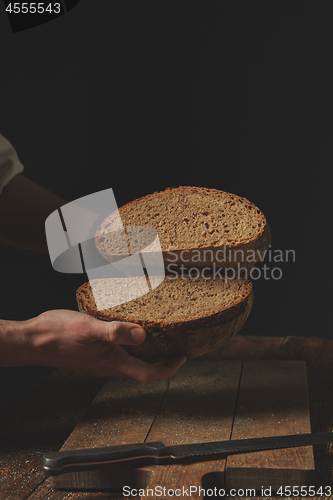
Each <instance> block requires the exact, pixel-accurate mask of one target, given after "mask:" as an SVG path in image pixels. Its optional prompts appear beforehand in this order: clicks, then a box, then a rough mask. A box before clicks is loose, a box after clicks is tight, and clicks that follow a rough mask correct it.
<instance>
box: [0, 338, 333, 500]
mask: <svg viewBox="0 0 333 500" xmlns="http://www.w3.org/2000/svg"><path fill="white" fill-rule="evenodd" d="M202 359H206V360H207V359H217V360H220V359H222V360H238V361H245V360H246V361H248V360H300V361H305V362H306V370H307V376H308V390H309V401H310V415H311V425H312V432H323V431H331V430H332V421H333V412H332V410H333V369H332V360H333V340H330V339H326V338H305V337H286V338H283V337H279V338H278V337H254V336H251V337H250V336H236V337H234V338H233V339H230V340H229V341H228V342H227V343H226V344H225V346H223V348H221V349H219V350H218V351H215V352H214V353H211V354H210V355H207V356H204V357H203V358H202ZM104 383H105V379H100V378H95V377H90V376H88V375H84V374H79V373H72V372H65V371H63V370H57V371H55V372H54V373H53V374H52V375H50V376H49V377H48V378H47V379H46V380H45V381H43V383H41V384H40V386H38V387H35V388H33V390H32V391H31V393H30V394H26V395H25V396H24V397H22V398H20V400H19V401H16V402H15V403H12V404H11V405H10V406H9V407H8V408H6V409H5V411H3V412H2V415H1V416H0V421H1V427H0V443H1V444H0V464H1V474H0V498H1V500H23V499H24V500H37V499H38V500H42V499H43V500H58V499H62V500H69V499H74V500H78V499H89V500H93V499H100V500H105V499H109V498H112V497H111V495H110V494H108V493H93V492H88V493H83V492H76V493H72V492H63V491H56V490H54V489H53V488H51V486H50V481H49V479H48V478H46V476H45V475H44V473H43V471H42V468H41V459H42V456H43V455H44V454H45V453H46V452H48V451H57V450H59V449H60V448H61V447H62V446H63V444H64V442H65V441H66V439H67V438H68V436H69V435H70V434H71V432H72V431H73V429H74V428H75V427H76V425H77V424H78V422H79V421H80V420H81V418H82V415H83V414H84V412H85V410H86V409H87V408H89V407H90V405H91V402H92V401H93V399H94V397H95V396H96V394H97V393H98V392H99V390H100V389H101V388H102V386H103V385H104ZM314 457H315V462H316V477H315V486H316V488H319V487H320V486H332V490H333V478H332V466H333V456H332V453H331V445H317V446H315V447H314ZM234 498H237V497H234ZM242 498H245V497H244V496H243V497H242ZM252 498H254V497H252ZM278 498H281V497H278ZM303 498H307V497H303ZM309 498H310V497H309ZM311 498H319V496H311ZM320 498H325V490H323V496H321V497H320ZM326 498H327V495H326ZM330 498H331V497H330Z"/></svg>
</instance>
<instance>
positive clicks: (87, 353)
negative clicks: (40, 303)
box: [0, 309, 186, 384]
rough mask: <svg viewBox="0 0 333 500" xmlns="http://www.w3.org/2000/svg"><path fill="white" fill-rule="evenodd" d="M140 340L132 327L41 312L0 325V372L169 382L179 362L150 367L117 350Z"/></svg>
mask: <svg viewBox="0 0 333 500" xmlns="http://www.w3.org/2000/svg"><path fill="white" fill-rule="evenodd" d="M144 339H145V331H144V329H143V328H142V327H141V326H139V325H135V324H133V323H125V322H118V321H113V322H107V321H101V320H98V319H96V318H93V317H92V316H88V315H85V314H82V313H79V312H76V311H68V310H65V309H59V310H53V311H46V312H44V313H42V314H40V315H39V316H37V317H36V318H32V319H29V320H27V321H1V322H0V350H2V354H1V355H0V366H24V365H38V366H48V367H53V368H64V369H67V370H73V371H78V372H84V373H89V374H91V375H95V376H100V377H109V376H115V377H120V378H133V379H136V380H138V381H140V382H142V383H144V384H148V383H150V382H153V381H154V380H159V379H162V378H167V377H170V376H172V375H173V374H174V373H175V372H176V371H177V370H178V368H180V366H181V365H182V364H183V363H184V362H185V360H186V358H185V356H176V357H174V358H172V359H170V360H169V361H167V362H166V363H165V364H161V365H153V364H150V363H147V362H145V361H142V360H140V359H138V358H135V357H133V356H131V355H130V354H129V353H128V352H127V351H126V350H125V349H124V348H123V347H121V346H122V345H136V344H141V343H142V342H143V341H144Z"/></svg>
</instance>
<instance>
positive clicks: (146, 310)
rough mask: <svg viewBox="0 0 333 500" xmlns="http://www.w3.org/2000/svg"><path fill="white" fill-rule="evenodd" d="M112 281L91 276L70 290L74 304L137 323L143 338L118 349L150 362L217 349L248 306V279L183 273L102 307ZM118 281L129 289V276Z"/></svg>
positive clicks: (96, 313) (109, 317) (241, 322)
mask: <svg viewBox="0 0 333 500" xmlns="http://www.w3.org/2000/svg"><path fill="white" fill-rule="evenodd" d="M117 279H118V278H113V280H117ZM113 280H110V279H97V280H91V285H90V283H84V284H83V285H82V286H80V288H79V289H78V290H77V293H76V298H77V303H78V308H79V310H80V311H81V312H82V313H85V314H90V315H92V316H94V317H96V318H98V319H101V320H104V321H129V322H133V323H136V324H139V325H142V326H143V328H144V329H145V331H146V340H145V341H144V342H143V343H142V344H140V345H138V346H123V347H124V348H125V349H127V350H128V351H129V352H130V353H131V354H133V355H134V356H136V357H139V358H141V359H143V360H146V361H150V362H156V363H160V362H164V361H165V360H166V359H168V358H169V357H170V356H172V355H174V354H184V355H185V356H186V357H188V358H194V357H196V356H200V355H203V354H206V353H208V352H210V351H213V350H215V349H217V348H218V347H220V346H221V345H223V343H224V342H225V341H226V340H227V339H228V338H230V337H231V336H232V335H235V334H236V333H238V332H239V330H240V329H241V328H242V327H243V326H244V323H245V321H246V319H247V318H248V315H249V314H250V311H251V308H252V302H253V289H252V283H251V281H249V280H246V279H233V280H227V279H213V278H212V277H209V276H207V274H205V277H203V276H202V275H200V276H199V277H197V278H196V279H191V278H190V276H189V275H186V274H184V275H182V276H177V277H176V278H175V277H174V276H170V275H166V276H165V278H164V280H163V281H162V283H161V284H160V285H159V286H158V287H157V288H155V289H154V290H151V291H150V292H149V293H147V294H145V295H142V296H141V297H139V298H136V299H134V300H130V301H128V302H125V303H123V304H120V305H117V306H113V307H108V298H109V296H110V293H111V295H112V290H111V289H112V285H113V283H114V281H113ZM119 280H121V287H122V289H123V290H125V291H126V289H128V290H129V291H130V290H133V286H134V283H133V278H127V277H125V278H119ZM92 288H93V290H94V294H93V293H92ZM95 298H96V300H98V301H99V304H102V307H103V303H104V307H105V308H104V309H101V307H99V309H101V310H97V308H96V303H95ZM103 301H104V302H103Z"/></svg>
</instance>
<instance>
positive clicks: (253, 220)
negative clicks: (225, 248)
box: [96, 186, 267, 255]
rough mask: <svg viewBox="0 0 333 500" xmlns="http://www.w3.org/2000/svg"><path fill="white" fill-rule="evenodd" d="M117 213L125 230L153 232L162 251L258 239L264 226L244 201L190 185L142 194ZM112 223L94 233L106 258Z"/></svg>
mask: <svg viewBox="0 0 333 500" xmlns="http://www.w3.org/2000/svg"><path fill="white" fill-rule="evenodd" d="M119 213H120V217H121V219H122V222H123V224H124V226H127V225H128V226H149V227H152V228H154V229H156V230H157V232H158V235H159V239H160V242H161V247H162V250H163V251H166V250H169V251H170V250H172V249H182V248H199V249H200V248H205V247H220V246H222V245H232V246H235V245H239V244H242V243H246V242H249V241H252V240H255V239H258V238H259V237H260V236H261V235H262V234H263V232H264V230H265V229H266V226H267V222H266V219H265V216H264V214H263V213H262V212H261V211H260V210H259V208H257V207H256V206H255V205H254V204H253V203H251V202H250V201H248V200H247V199H246V198H242V197H240V196H237V195H234V194H231V193H226V192H224V191H219V190H216V189H208V188H198V187H190V186H181V187H178V188H168V189H166V190H165V191H162V192H156V193H153V194H151V195H148V196H145V197H143V198H140V199H138V200H135V201H133V202H130V203H128V204H127V205H124V206H123V207H121V208H120V209H119ZM113 219H114V216H113V215H112V214H111V215H110V216H109V217H107V218H106V219H105V220H104V221H103V223H102V224H101V225H100V227H99V228H98V230H97V233H96V245H97V247H98V248H99V250H100V251H101V252H102V253H103V254H104V255H108V253H110V252H109V251H108V247H110V248H111V247H112V245H111V238H112V234H111V232H112V226H113V224H114V223H113Z"/></svg>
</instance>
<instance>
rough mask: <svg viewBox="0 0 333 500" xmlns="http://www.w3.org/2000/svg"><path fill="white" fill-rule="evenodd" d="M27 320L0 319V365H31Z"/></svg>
mask: <svg viewBox="0 0 333 500" xmlns="http://www.w3.org/2000/svg"><path fill="white" fill-rule="evenodd" d="M30 344H31V342H30V341H29V320H28V321H7V320H0V366H2V367H14V366H27V365H32V364H34V363H33V360H32V357H31V353H32V350H31V348H30Z"/></svg>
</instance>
